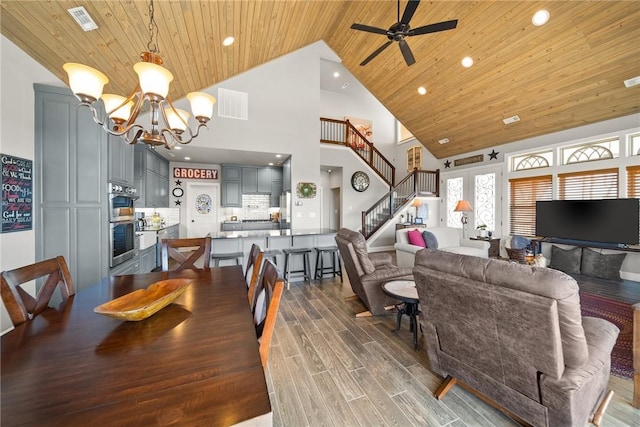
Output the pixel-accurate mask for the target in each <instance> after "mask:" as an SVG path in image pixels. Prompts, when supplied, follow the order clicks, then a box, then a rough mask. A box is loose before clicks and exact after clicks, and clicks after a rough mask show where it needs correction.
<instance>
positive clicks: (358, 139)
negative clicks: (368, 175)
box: [320, 117, 396, 187]
mask: <svg viewBox="0 0 640 427" xmlns="http://www.w3.org/2000/svg"><path fill="white" fill-rule="evenodd" d="M320 142H324V143H327V144H339V145H344V146H347V147H349V148H351V150H353V152H354V153H356V154H357V155H358V156H360V158H361V159H362V160H364V161H365V162H366V163H367V164H368V165H369V166H370V167H371V169H373V171H375V172H376V173H377V174H378V175H379V176H380V178H382V179H383V180H384V181H385V182H386V183H387V184H389V186H390V187H392V186H393V185H394V182H395V174H396V168H395V167H394V166H393V165H392V164H391V162H390V161H389V160H387V159H386V157H384V156H383V155H382V153H381V152H380V151H378V149H377V148H376V147H375V146H374V145H373V144H372V143H371V142H369V141H368V140H367V138H366V137H365V136H364V135H362V133H360V131H358V129H356V128H355V126H353V125H352V124H351V123H350V122H349V120H335V119H327V118H324V117H321V118H320Z"/></svg>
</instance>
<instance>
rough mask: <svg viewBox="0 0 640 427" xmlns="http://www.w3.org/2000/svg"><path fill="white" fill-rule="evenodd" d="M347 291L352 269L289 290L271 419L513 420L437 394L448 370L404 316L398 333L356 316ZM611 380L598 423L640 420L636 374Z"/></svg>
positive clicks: (276, 341) (318, 422)
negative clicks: (434, 367)
mask: <svg viewBox="0 0 640 427" xmlns="http://www.w3.org/2000/svg"><path fill="white" fill-rule="evenodd" d="M349 295H353V292H352V291H351V287H350V285H349V284H348V280H347V278H346V275H345V281H344V283H340V280H339V279H325V280H324V281H322V282H320V281H313V282H311V283H302V282H299V283H291V288H290V290H285V292H284V295H283V299H282V301H281V305H280V312H279V315H278V321H277V323H276V330H275V334H274V338H273V341H272V343H271V352H270V354H269V364H268V369H267V372H266V373H267V384H268V386H269V393H270V397H271V403H272V406H273V411H274V416H273V421H274V425H275V426H286V427H299V426H340V427H351V426H401V427H402V426H436V427H438V426H452V427H458V426H515V425H517V424H516V423H515V422H514V421H513V420H511V419H510V418H509V417H507V416H506V415H504V414H503V413H501V412H499V411H497V410H496V409H494V408H492V407H491V406H489V405H487V404H485V403H484V402H482V401H480V400H479V399H477V398H476V397H474V396H473V395H471V394H470V393H468V392H466V391H465V390H463V389H461V388H460V387H454V389H453V390H452V391H451V392H450V393H449V394H448V395H447V396H446V397H445V398H444V399H443V400H442V401H438V400H437V399H436V398H434V397H433V393H434V391H435V390H436V388H437V386H438V385H439V384H440V382H441V380H442V379H441V378H440V377H438V376H437V375H435V374H434V373H432V372H431V371H429V367H428V363H427V358H426V354H425V353H424V351H423V350H418V351H414V350H413V344H412V335H411V333H410V332H409V322H408V319H407V318H406V316H405V317H404V318H403V322H402V327H401V330H400V332H399V333H398V334H396V333H394V332H393V331H392V330H393V329H395V321H396V318H395V316H384V317H370V318H359V319H356V318H355V313H357V312H360V311H363V310H364V306H363V305H362V303H360V302H359V301H353V302H345V301H344V298H345V297H346V296H349ZM420 345H421V346H422V338H420ZM610 387H611V388H612V389H613V390H614V391H615V395H614V399H613V401H612V403H611V405H610V406H609V409H608V410H607V413H606V415H605V418H604V422H603V424H602V425H603V426H605V427H615V426H638V425H640V410H638V409H634V408H633V407H632V406H631V403H630V402H631V399H632V393H633V384H632V382H631V381H630V380H624V379H621V378H617V377H613V376H612V377H611V381H610Z"/></svg>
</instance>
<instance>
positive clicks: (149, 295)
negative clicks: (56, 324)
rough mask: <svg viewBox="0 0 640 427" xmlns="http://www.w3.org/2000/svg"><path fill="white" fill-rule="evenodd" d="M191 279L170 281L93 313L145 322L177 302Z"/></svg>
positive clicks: (108, 304)
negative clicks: (144, 320)
mask: <svg viewBox="0 0 640 427" xmlns="http://www.w3.org/2000/svg"><path fill="white" fill-rule="evenodd" d="M190 284H191V280H190V279H169V280H161V281H159V282H156V283H153V284H151V285H149V287H148V288H147V289H138V290H137V291H133V292H131V293H129V294H126V295H123V296H121V297H119V298H116V299H114V300H111V301H109V302H106V303H104V304H102V305H99V306H98V307H96V308H94V309H93V311H94V312H96V313H98V314H102V315H105V316H109V317H114V318H116V319H121V320H133V321H138V320H143V319H146V318H147V317H149V316H151V315H153V314H155V313H157V312H158V311H159V310H161V309H163V308H164V307H166V306H167V305H169V304H171V303H172V302H173V301H175V300H176V299H177V298H178V297H179V296H180V295H182V294H183V293H184V291H186V290H187V287H189V285H190Z"/></svg>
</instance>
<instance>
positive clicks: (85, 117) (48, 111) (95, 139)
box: [34, 84, 109, 290]
mask: <svg viewBox="0 0 640 427" xmlns="http://www.w3.org/2000/svg"><path fill="white" fill-rule="evenodd" d="M34 90H35V101H36V105H35V139H36V140H35V159H34V160H35V161H34V164H35V167H34V203H35V205H34V228H35V236H36V260H38V261H39V260H44V259H48V258H52V257H55V256H57V255H62V256H64V257H65V259H66V261H67V264H68V266H69V271H70V272H71V276H72V279H73V281H74V285H75V287H76V290H80V289H82V288H85V287H87V286H90V285H92V284H94V283H96V282H98V281H99V280H100V279H101V278H102V277H105V276H106V275H107V273H108V260H109V253H108V251H109V242H108V240H107V238H108V234H107V226H108V217H107V176H108V171H107V167H108V165H107V156H108V151H107V134H106V133H105V132H104V130H103V129H102V128H101V127H100V126H99V125H97V124H96V123H95V122H94V121H93V119H92V118H91V112H90V111H89V109H88V108H84V107H82V108H79V107H77V105H78V100H77V99H76V98H75V97H74V96H73V94H72V93H71V91H70V90H69V89H67V88H60V87H52V86H45V85H40V84H35V85H34Z"/></svg>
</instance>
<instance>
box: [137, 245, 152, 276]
mask: <svg viewBox="0 0 640 427" xmlns="http://www.w3.org/2000/svg"><path fill="white" fill-rule="evenodd" d="M154 268H156V247H155V245H154V246H150V247H148V248H147V249H144V250H142V251H141V252H140V273H149V272H150V271H151V270H153V269H154Z"/></svg>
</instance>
